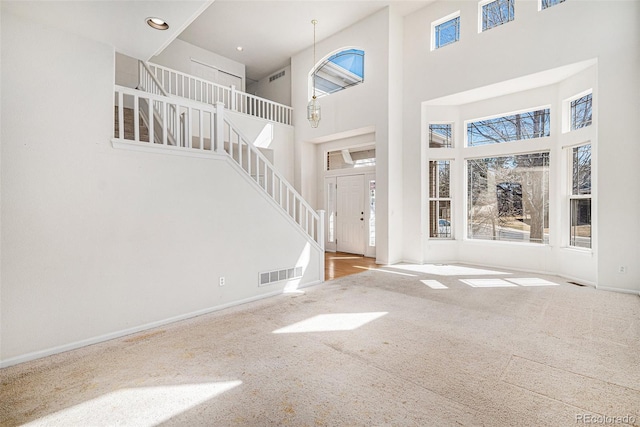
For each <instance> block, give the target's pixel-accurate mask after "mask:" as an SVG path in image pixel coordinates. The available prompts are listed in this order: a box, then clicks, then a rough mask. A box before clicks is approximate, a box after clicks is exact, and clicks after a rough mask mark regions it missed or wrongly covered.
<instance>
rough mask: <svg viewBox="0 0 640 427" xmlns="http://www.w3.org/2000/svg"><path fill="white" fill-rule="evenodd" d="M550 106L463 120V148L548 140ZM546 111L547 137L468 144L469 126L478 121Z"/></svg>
mask: <svg viewBox="0 0 640 427" xmlns="http://www.w3.org/2000/svg"><path fill="white" fill-rule="evenodd" d="M551 109H552V108H551V105H542V106H537V107H532V108H526V109H522V110H515V111H510V112H506V113H499V114H494V115H491V116H485V117H478V118H474V119H468V120H465V121H464V122H463V125H464V147H465V148H474V147H483V146H497V145H502V144H508V143H514V142H522V141H535V140H541V139H543V138H549V137H551V116H552V114H551ZM543 110H544V111H547V110H548V113H547V115H548V118H549V128H548V132H549V135H542V136H539V137H534V138H523V139H511V140H509V141H501V142H495V143H489V144H476V145H470V144H469V132H468V129H469V125H470V124H472V123H475V122H480V121H486V120H493V119H500V118H505V117H509V116H513V115H517V114H525V113H533V112H536V111H543Z"/></svg>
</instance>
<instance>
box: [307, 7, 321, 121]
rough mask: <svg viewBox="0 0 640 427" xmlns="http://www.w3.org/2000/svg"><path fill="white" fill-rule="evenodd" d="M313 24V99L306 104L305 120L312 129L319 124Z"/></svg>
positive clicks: (314, 28) (314, 24)
mask: <svg viewBox="0 0 640 427" xmlns="http://www.w3.org/2000/svg"><path fill="white" fill-rule="evenodd" d="M311 23H312V24H313V67H312V70H313V71H312V72H313V97H312V98H311V101H309V104H307V120H309V124H310V125H311V127H312V128H317V127H318V125H319V124H320V103H319V102H318V100H317V99H316V24H317V23H318V21H316V20H315V19H314V20H312V21H311Z"/></svg>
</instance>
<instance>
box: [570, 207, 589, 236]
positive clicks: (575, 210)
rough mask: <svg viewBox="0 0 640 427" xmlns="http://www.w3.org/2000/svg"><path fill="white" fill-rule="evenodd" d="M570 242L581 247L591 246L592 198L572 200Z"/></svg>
mask: <svg viewBox="0 0 640 427" xmlns="http://www.w3.org/2000/svg"><path fill="white" fill-rule="evenodd" d="M569 244H570V245H571V246H576V247H579V248H590V247H591V199H572V200H571V228H570V235H569Z"/></svg>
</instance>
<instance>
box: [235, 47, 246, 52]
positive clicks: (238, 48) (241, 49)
mask: <svg viewBox="0 0 640 427" xmlns="http://www.w3.org/2000/svg"><path fill="white" fill-rule="evenodd" d="M236 50H237V51H238V52H242V51H243V50H244V48H243V47H242V46H238V47H237V48H236Z"/></svg>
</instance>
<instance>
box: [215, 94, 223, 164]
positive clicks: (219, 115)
mask: <svg viewBox="0 0 640 427" xmlns="http://www.w3.org/2000/svg"><path fill="white" fill-rule="evenodd" d="M216 151H217V152H218V153H220V154H222V153H223V152H224V104H223V103H222V102H218V103H216Z"/></svg>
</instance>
